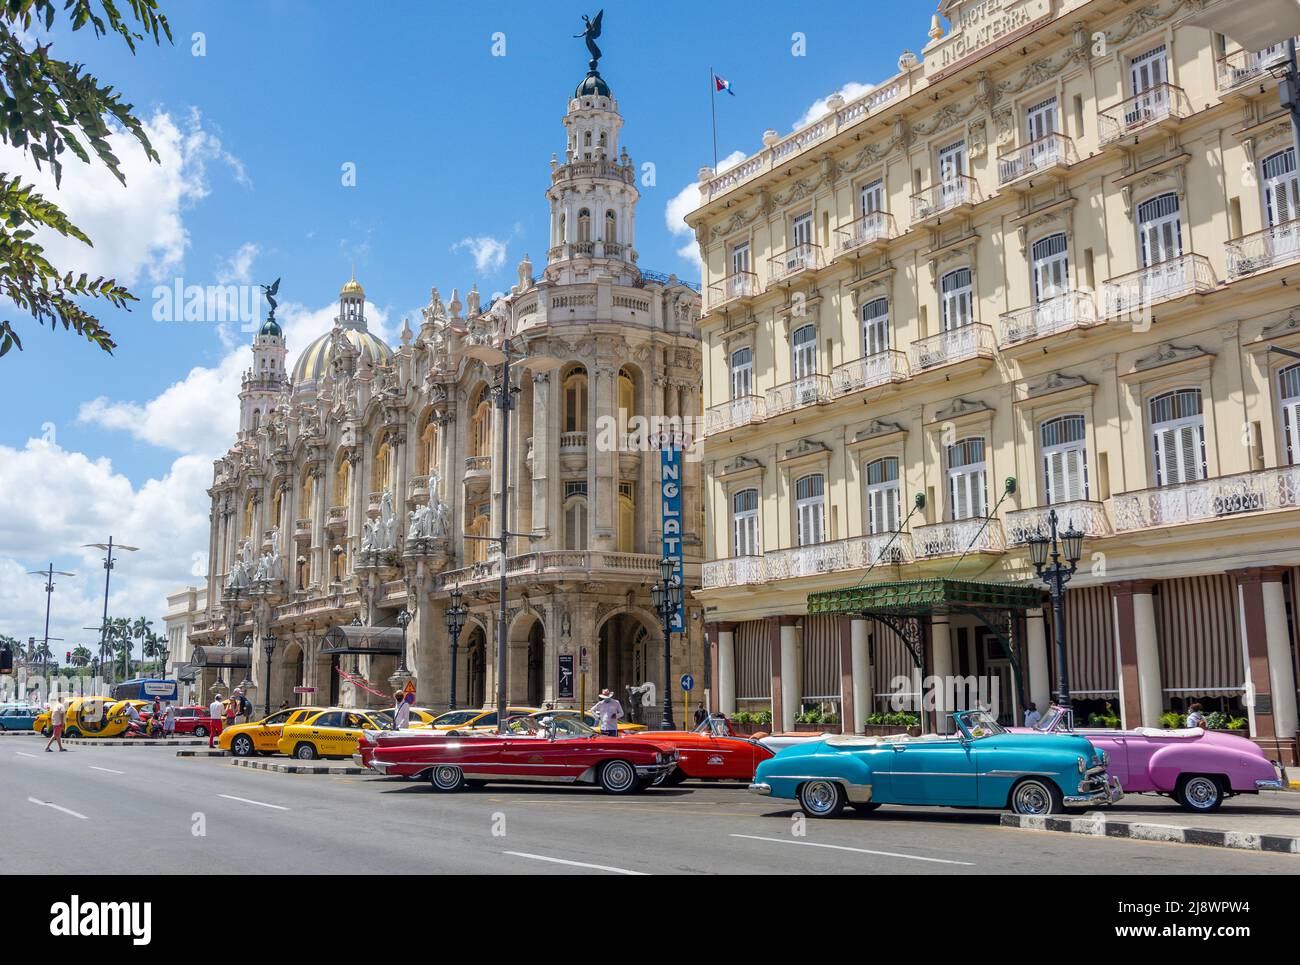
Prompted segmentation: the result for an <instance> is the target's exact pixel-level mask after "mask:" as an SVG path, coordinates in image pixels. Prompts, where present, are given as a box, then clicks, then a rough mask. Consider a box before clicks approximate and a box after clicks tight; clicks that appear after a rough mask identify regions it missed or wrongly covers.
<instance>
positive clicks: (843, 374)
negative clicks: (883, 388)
mask: <svg viewBox="0 0 1300 965" xmlns="http://www.w3.org/2000/svg"><path fill="white" fill-rule="evenodd" d="M911 375H912V370H911V368H910V367H909V366H908V364H907V356H906V355H904V354H903V353H902V352H898V351H895V350H893V349H889V350H886V351H884V352H877V353H876V354H875V355H868V356H865V357H864V358H860V359H854V360H853V361H852V362H845V363H844V364H843V365H837V366H835V368H834V369H833V370H832V371H831V388H832V389H833V390H834V392H835V394H836V395H847V394H848V393H850V392H858V391H860V390H862V389H869V388H871V387H873V386H876V385H885V384H887V383H889V382H903V381H905V380H906V379H908V378H910V377H911Z"/></svg>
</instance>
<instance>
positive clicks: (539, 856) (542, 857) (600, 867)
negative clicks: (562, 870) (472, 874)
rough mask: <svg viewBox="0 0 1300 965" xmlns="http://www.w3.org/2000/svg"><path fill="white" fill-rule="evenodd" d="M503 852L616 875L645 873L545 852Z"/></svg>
mask: <svg viewBox="0 0 1300 965" xmlns="http://www.w3.org/2000/svg"><path fill="white" fill-rule="evenodd" d="M501 853H502V854H509V855H513V856H514V857H516V858H532V859H533V860H534V861H550V862H551V863H552V864H567V865H572V866H573V867H575V868H595V869H596V870H597V871H612V872H613V873H614V874H616V875H644V874H645V873H646V872H644V871H629V870H628V869H627V868H614V867H611V866H610V865H607V864H587V863H586V862H585V861H569V860H567V859H565V858H551V857H548V856H546V855H544V854H528V853H526V852H524V851H502V852H501Z"/></svg>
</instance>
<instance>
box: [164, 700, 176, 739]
mask: <svg viewBox="0 0 1300 965" xmlns="http://www.w3.org/2000/svg"><path fill="white" fill-rule="evenodd" d="M175 736H176V708H175V707H173V706H172V705H171V703H170V702H168V704H167V709H166V710H164V711H163V737H165V738H167V739H168V740H170V739H171V738H173V737H175Z"/></svg>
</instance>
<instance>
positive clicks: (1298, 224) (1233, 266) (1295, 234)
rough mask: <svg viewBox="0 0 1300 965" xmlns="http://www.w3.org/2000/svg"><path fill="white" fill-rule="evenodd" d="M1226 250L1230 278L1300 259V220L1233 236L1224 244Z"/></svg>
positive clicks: (1240, 276) (1241, 276)
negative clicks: (1237, 236)
mask: <svg viewBox="0 0 1300 965" xmlns="http://www.w3.org/2000/svg"><path fill="white" fill-rule="evenodd" d="M1224 252H1225V254H1226V255H1227V261H1228V279H1229V280H1234V279H1237V278H1243V277H1245V276H1246V275H1253V274H1254V273H1255V272H1257V271H1267V270H1268V269H1270V268H1277V267H1278V266H1280V265H1289V264H1291V263H1292V262H1294V261H1300V220H1298V221H1285V222H1283V223H1282V224H1280V225H1274V226H1273V227H1271V228H1265V229H1264V230H1263V231H1256V232H1255V233H1254V234H1249V235H1243V236H1242V237H1240V238H1233V239H1232V240H1231V241H1228V242H1227V243H1226V244H1225V245H1224Z"/></svg>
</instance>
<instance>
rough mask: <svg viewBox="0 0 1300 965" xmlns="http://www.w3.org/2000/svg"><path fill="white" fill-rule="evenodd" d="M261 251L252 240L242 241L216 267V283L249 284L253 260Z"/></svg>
mask: <svg viewBox="0 0 1300 965" xmlns="http://www.w3.org/2000/svg"><path fill="white" fill-rule="evenodd" d="M261 252H262V249H261V246H259V245H257V244H255V243H254V242H252V241H246V242H244V243H243V244H242V245H240V246H239V247H238V248H236V249H235V251H234V253H233V254H232V255H231V256H230V257H229V258H227V259H226V261H225V263H224V264H222V265H221V266H219V267H218V268H217V272H216V277H217V284H218V285H230V284H233V283H238V284H241V285H247V284H249V283H250V282H251V281H252V280H253V261H254V259H256V258H257V256H258V255H259V254H261Z"/></svg>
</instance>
